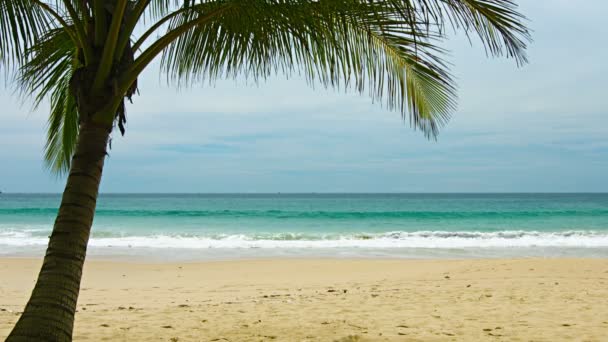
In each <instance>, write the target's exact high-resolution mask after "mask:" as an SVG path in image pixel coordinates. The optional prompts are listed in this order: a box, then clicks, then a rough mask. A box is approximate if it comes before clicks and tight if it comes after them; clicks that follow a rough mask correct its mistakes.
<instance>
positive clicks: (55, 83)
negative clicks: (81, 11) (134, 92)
mask: <svg viewBox="0 0 608 342" xmlns="http://www.w3.org/2000/svg"><path fill="white" fill-rule="evenodd" d="M76 53H77V49H76V47H75V45H74V42H73V41H72V40H71V39H70V36H69V35H68V34H67V32H66V31H65V30H63V29H53V30H50V31H48V33H47V34H46V35H45V36H44V37H42V38H41V40H40V41H39V42H38V44H36V45H35V46H34V47H32V48H31V49H29V50H28V51H27V52H26V54H27V56H28V61H27V63H26V64H24V65H23V66H22V67H21V69H20V73H19V75H20V77H19V85H20V89H21V91H22V92H23V93H24V94H36V96H35V98H34V105H35V106H37V105H39V104H40V103H41V102H42V101H43V100H44V99H46V98H49V99H50V103H51V112H50V116H49V123H48V129H47V142H46V145H45V162H46V164H47V166H48V167H49V169H51V170H52V171H54V172H56V173H60V174H61V173H64V172H67V171H68V170H69V167H70V161H71V156H72V153H73V152H74V148H75V146H76V138H77V137H78V110H77V107H76V103H75V99H74V98H73V96H72V95H71V93H70V79H71V77H72V73H73V70H75V68H76V67H77V66H78V65H77V64H75V63H78V60H79V59H78V58H77V57H76Z"/></svg>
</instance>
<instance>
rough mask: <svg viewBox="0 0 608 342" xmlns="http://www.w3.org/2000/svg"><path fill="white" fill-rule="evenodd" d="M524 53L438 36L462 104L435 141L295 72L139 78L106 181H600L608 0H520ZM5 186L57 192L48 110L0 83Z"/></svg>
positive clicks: (435, 186)
mask: <svg viewBox="0 0 608 342" xmlns="http://www.w3.org/2000/svg"><path fill="white" fill-rule="evenodd" d="M519 3H520V4H521V8H522V11H523V12H524V13H525V14H526V15H527V16H528V17H529V18H530V20H531V22H530V26H531V28H532V29H533V30H534V32H533V37H534V42H533V43H532V45H531V46H530V49H529V57H530V64H528V65H526V66H525V67H523V68H520V69H517V68H516V66H515V62H514V61H513V60H504V59H488V58H486V57H485V54H484V51H483V48H482V47H481V46H480V44H479V43H478V42H474V44H473V46H472V47H471V46H470V45H469V44H468V42H467V41H466V40H465V39H463V38H462V37H460V38H459V37H456V38H454V39H452V40H451V41H450V42H449V43H448V44H447V46H446V47H448V48H449V49H450V50H451V51H452V56H451V58H450V61H452V62H453V63H454V66H453V69H452V71H453V73H454V74H455V75H456V77H457V79H458V84H459V109H458V111H457V112H456V113H455V114H454V116H453V118H452V120H451V122H450V123H449V124H448V125H447V126H446V127H445V128H444V129H443V130H442V132H441V134H440V136H439V138H438V140H437V141H428V140H426V139H425V138H424V135H423V134H421V133H420V132H416V131H413V130H412V129H411V128H410V127H409V126H408V125H407V124H404V123H403V122H402V120H401V119H400V116H399V114H398V113H395V112H390V111H387V110H386V109H383V108H382V106H381V105H379V104H377V103H376V104H373V103H371V101H370V99H369V98H367V97H365V96H359V95H356V94H354V93H352V92H348V93H344V92H335V91H332V90H325V89H315V90H313V89H311V88H309V87H308V86H307V85H306V84H305V82H303V81H302V80H301V79H298V78H295V79H290V80H286V79H284V78H273V79H270V80H268V81H267V82H265V83H263V84H260V85H259V86H247V85H244V84H243V83H244V82H243V81H242V80H236V81H234V80H230V81H222V82H218V84H217V85H215V86H214V87H210V86H207V85H205V86H199V87H195V88H191V89H187V90H179V91H178V90H176V89H175V88H172V87H169V86H166V85H165V83H164V82H163V79H162V78H160V77H159V75H158V72H157V69H150V70H149V71H148V72H147V73H146V74H145V75H144V76H143V77H142V79H141V80H140V91H141V96H139V97H137V98H135V100H134V102H135V103H134V104H133V105H130V106H129V107H128V120H129V122H128V127H127V134H126V136H125V137H120V136H115V137H114V140H113V146H112V147H113V148H112V150H111V151H110V157H109V159H108V161H107V163H106V169H105V172H104V179H103V182H102V191H103V192H588V191H602V192H606V191H608V140H607V139H608V115H607V114H608V91H607V87H606V80H605V78H606V77H607V76H608V62H606V61H608V44H606V42H607V41H608V38H606V37H608V26H607V25H605V23H604V20H605V18H604V17H605V14H606V13H608V2H606V1H605V0H585V1H570V0H550V1H537V0H519ZM0 103H1V104H2V110H1V111H0V190H2V191H4V192H60V191H61V190H62V189H63V185H64V182H65V179H62V178H57V177H56V176H54V175H52V174H50V173H49V172H48V171H47V170H46V169H45V168H44V164H43V162H42V155H43V154H42V149H43V145H44V131H45V128H46V127H45V125H46V118H47V111H48V108H47V107H43V108H40V109H39V110H37V111H31V110H30V104H29V103H25V104H22V101H21V100H20V99H19V98H18V97H17V96H15V95H13V90H12V89H11V88H10V87H8V88H2V89H0Z"/></svg>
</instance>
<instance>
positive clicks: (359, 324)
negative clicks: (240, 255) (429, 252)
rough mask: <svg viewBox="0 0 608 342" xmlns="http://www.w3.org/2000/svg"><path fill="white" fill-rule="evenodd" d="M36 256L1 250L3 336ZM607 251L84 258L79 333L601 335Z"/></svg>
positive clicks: (214, 337)
mask: <svg viewBox="0 0 608 342" xmlns="http://www.w3.org/2000/svg"><path fill="white" fill-rule="evenodd" d="M39 266H40V261H39V260H34V259H9V258H7V259H1V260H0V339H2V338H4V337H6V335H7V334H8V332H9V330H10V328H11V327H12V325H13V324H14V322H15V321H16V319H17V317H18V313H19V311H20V310H22V308H23V305H24V303H25V301H26V299H27V296H28V294H29V292H30V291H31V288H32V286H33V281H34V279H35V276H36V273H37V271H38V268H39ZM606 336H608V260H606V259H521V260H498V259H494V260H370V259H361V260H340V259H325V260H315V259H293V260H291V259H283V260H274V259H272V260H252V261H217V262H200V263H155V264H152V263H148V264H146V263H132V262H116V261H112V262H106V261H89V262H87V265H86V268H85V274H84V280H83V286H82V291H81V297H80V300H79V306H78V313H77V315H76V327H75V340H77V341H102V340H106V341H271V340H272V341H462V340H467V341H474V340H488V341H494V340H498V341H558V340H559V341H602V340H603V341H605V340H606Z"/></svg>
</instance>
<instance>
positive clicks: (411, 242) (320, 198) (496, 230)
mask: <svg viewBox="0 0 608 342" xmlns="http://www.w3.org/2000/svg"><path fill="white" fill-rule="evenodd" d="M60 199H61V196H60V195H58V194H0V256H13V257H21V256H36V257H38V256H42V255H44V249H45V246H46V244H47V242H48V235H49V234H50V232H51V229H52V224H53V220H54V218H55V215H56V213H57V207H58V205H59V202H60ZM89 255H90V256H91V257H93V258H107V259H113V258H133V259H141V260H154V261H159V260H207V259H237V258H257V257H338V258H340V257H346V258H358V257H377V258H476V257H601V258H605V257H608V194H102V195H100V198H99V201H98V205H97V214H96V217H95V223H94V224H93V230H92V236H91V240H90V242H89Z"/></svg>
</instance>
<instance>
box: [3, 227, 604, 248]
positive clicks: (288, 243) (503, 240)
mask: <svg viewBox="0 0 608 342" xmlns="http://www.w3.org/2000/svg"><path fill="white" fill-rule="evenodd" d="M286 237H290V238H286ZM47 243H48V238H46V237H41V236H39V235H38V236H34V235H32V234H31V232H28V231H15V230H13V231H0V246H2V245H4V246H11V247H19V246H40V245H46V244H47ZM89 246H93V247H106V248H107V247H118V248H176V249H210V248H218V249H228V248H233V249H234V248H262V249H263V248H267V249H269V248H270V249H277V248H443V249H450V248H484V247H488V248H505V247H575V248H608V232H598V231H565V232H536V231H499V232H472V231H461V232H448V231H418V232H399V231H398V232H388V233H381V234H365V233H360V234H353V235H343V236H339V235H333V236H332V235H316V236H314V235H310V234H308V235H304V236H303V235H302V234H295V233H294V234H287V233H281V234H275V235H272V234H266V235H257V236H251V235H243V234H235V235H216V236H209V237H204V236H179V235H173V236H172V235H154V236H120V237H118V236H117V237H98V238H95V237H94V238H92V239H91V240H90V241H89Z"/></svg>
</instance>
